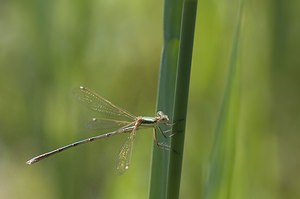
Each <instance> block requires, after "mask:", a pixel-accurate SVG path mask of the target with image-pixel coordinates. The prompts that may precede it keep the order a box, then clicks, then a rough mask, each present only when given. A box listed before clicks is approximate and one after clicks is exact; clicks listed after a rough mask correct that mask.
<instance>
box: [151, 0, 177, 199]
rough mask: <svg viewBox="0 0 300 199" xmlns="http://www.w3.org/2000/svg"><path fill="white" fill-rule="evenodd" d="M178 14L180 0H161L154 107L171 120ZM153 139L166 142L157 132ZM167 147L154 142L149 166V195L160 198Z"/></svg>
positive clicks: (164, 186)
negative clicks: (160, 52) (158, 55)
mask: <svg viewBox="0 0 300 199" xmlns="http://www.w3.org/2000/svg"><path fill="white" fill-rule="evenodd" d="M181 15H182V0H165V2H164V26H163V31H164V32H163V42H164V43H163V49H162V57H161V64H160V78H159V85H158V86H159V88H158V98H157V110H160V111H163V112H164V113H165V114H167V115H168V116H169V117H170V119H171V121H173V119H172V116H173V109H174V96H175V81H176V71H177V65H178V52H179V39H180V25H181ZM157 140H158V141H159V142H163V143H166V144H169V143H170V139H165V138H164V137H163V136H162V135H160V133H158V135H157ZM168 165H169V151H167V150H163V149H160V148H158V147H157V145H155V144H154V146H153V153H152V168H151V180H150V192H149V198H150V199H163V198H166V197H167V184H168V183H167V180H168Z"/></svg>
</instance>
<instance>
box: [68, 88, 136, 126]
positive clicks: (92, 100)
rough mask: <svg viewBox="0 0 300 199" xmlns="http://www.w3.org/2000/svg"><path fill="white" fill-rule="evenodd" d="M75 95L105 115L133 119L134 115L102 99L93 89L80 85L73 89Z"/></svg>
mask: <svg viewBox="0 0 300 199" xmlns="http://www.w3.org/2000/svg"><path fill="white" fill-rule="evenodd" d="M74 94H75V96H76V97H77V99H78V100H79V101H81V102H83V103H84V104H85V105H87V106H88V107H89V108H90V109H92V110H94V111H97V112H100V113H102V114H105V115H107V116H117V117H126V118H127V119H130V120H131V121H132V120H135V118H136V116H134V115H133V114H131V113H129V112H128V111H125V110H124V109H122V108H120V107H118V106H116V105H114V104H113V103H111V102H110V101H108V100H106V99H104V98H103V97H101V96H100V95H98V94H97V93H95V92H94V91H92V90H90V89H88V88H86V87H83V86H81V87H80V88H79V89H76V90H75V91H74Z"/></svg>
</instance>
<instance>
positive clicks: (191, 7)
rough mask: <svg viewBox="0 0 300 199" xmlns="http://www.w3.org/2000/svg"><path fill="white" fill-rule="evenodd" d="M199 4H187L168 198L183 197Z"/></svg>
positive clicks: (188, 0)
mask: <svg viewBox="0 0 300 199" xmlns="http://www.w3.org/2000/svg"><path fill="white" fill-rule="evenodd" d="M197 3H198V1H197V0H185V1H184V2H183V15H182V24H181V37H180V49H179V61H178V69H177V79H176V90H175V104H174V115H173V119H174V122H175V124H174V127H173V133H174V134H175V135H174V136H173V137H172V142H171V153H170V163H169V178H168V195H167V198H169V199H176V198H179V190H180V179H181V168H182V158H183V146H184V134H185V125H186V114H187V105H188V96H189V83H190V71H191V63H192V55H193V43H194V31H195V22H196V13H197Z"/></svg>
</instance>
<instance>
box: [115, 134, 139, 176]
mask: <svg viewBox="0 0 300 199" xmlns="http://www.w3.org/2000/svg"><path fill="white" fill-rule="evenodd" d="M135 135H136V128H133V130H132V132H131V133H130V135H129V137H128V138H127V140H126V142H125V143H124V145H123V147H122V148H121V151H120V153H119V160H118V161H119V162H118V165H117V171H118V173H119V174H122V173H124V172H125V171H126V170H127V169H128V168H129V165H130V160H131V154H132V146H133V142H134V139H135Z"/></svg>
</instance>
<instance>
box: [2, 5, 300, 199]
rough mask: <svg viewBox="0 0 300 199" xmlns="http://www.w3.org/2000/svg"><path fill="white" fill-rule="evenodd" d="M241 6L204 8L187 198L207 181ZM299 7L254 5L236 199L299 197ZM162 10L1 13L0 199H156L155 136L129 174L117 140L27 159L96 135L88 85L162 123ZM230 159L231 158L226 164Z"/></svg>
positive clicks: (245, 30)
mask: <svg viewBox="0 0 300 199" xmlns="http://www.w3.org/2000/svg"><path fill="white" fill-rule="evenodd" d="M237 10H238V1H226V0H223V1H199V4H198V15H197V24H196V33H195V44H194V58H193V65H192V74H191V75H192V76H191V88H190V100H189V111H188V121H187V131H186V141H185V154H184V162H183V172H182V183H181V191H180V196H181V198H200V197H201V195H202V194H203V189H204V187H205V183H206V180H207V173H208V171H209V169H210V168H209V159H210V155H211V150H212V146H213V140H214V131H215V128H216V123H217V118H218V114H219V112H220V104H221V101H222V97H223V94H224V84H225V81H226V77H227V73H228V67H227V66H228V62H229V56H230V52H231V48H232V39H233V33H234V29H235V26H236V23H237V21H238V20H237V18H236V17H237ZM299 10H300V2H299V1H298V2H297V1H270V0H269V1H268V0H267V1H258V0H256V1H247V2H245V9H244V15H243V22H242V32H241V41H240V45H241V47H240V54H239V67H238V68H239V71H238V76H239V77H238V78H239V104H237V106H238V107H237V109H238V111H239V118H238V121H236V122H237V124H238V125H237V126H238V128H237V129H236V131H237V137H236V142H235V144H236V146H235V149H236V151H235V159H234V165H235V166H234V167H235V170H234V173H233V177H232V190H231V192H232V193H233V194H232V196H233V198H264V199H266V198H270V199H271V198H272V199H274V198H295V199H296V198H299V197H300V189H299V188H300V172H299V166H300V159H299V158H298V156H299V154H298V153H299V146H300V139H299V138H300V136H299V132H300V100H299V95H300V92H299V88H300V68H299V66H300V56H299V53H300V51H299V47H300V37H299V36H300V23H299V19H300V12H299ZM162 11H163V2H161V1H137V0H129V1H111V0H102V1H95V0H94V1H93V0H90V1H79V0H75V1H66V0H61V1H39V0H30V1H21V0H14V1H0V69H1V70H0V113H1V114H0V198H11V199H14V198H41V197H43V198H45V199H47V198H51V199H52V198H64V199H67V198H72V199H75V198H123V199H126V198H130V199H133V198H147V197H148V186H149V175H150V165H151V164H150V162H151V152H152V142H153V141H152V131H151V130H143V131H140V132H139V133H138V136H137V139H136V142H135V145H134V151H133V158H132V165H131V167H130V169H129V170H128V171H127V172H126V173H125V174H123V175H121V176H120V175H117V173H116V170H115V165H116V158H117V153H118V151H119V149H120V147H121V146H122V143H123V142H124V140H125V137H124V136H123V137H122V136H119V137H114V138H112V139H109V140H101V141H98V142H94V143H90V144H87V145H85V146H80V147H78V148H74V149H72V150H70V151H66V152H63V153H61V154H59V155H57V156H54V157H51V158H49V159H47V160H44V161H42V162H40V163H37V164H35V165H32V166H29V165H26V164H25V162H26V160H28V159H29V158H31V157H33V156H35V155H38V154H40V153H42V152H46V151H49V150H52V149H55V148H57V147H59V146H62V145H65V144H68V143H70V142H73V141H76V140H79V139H82V138H86V137H88V136H92V135H97V134H98V133H99V132H93V131H91V130H88V129H86V128H85V123H86V122H87V121H88V120H89V119H90V118H92V117H94V116H97V114H96V113H93V112H91V111H89V110H87V109H85V108H84V106H82V105H81V104H80V103H78V102H77V101H76V100H74V97H73V96H72V94H71V93H72V89H74V88H77V87H78V86H80V85H84V86H87V87H89V88H91V89H93V90H95V91H97V92H98V93H99V94H101V95H102V96H104V97H106V98H107V99H109V100H111V101H112V102H114V103H115V104H117V105H119V106H121V107H124V108H125V109H127V110H129V111H131V112H132V113H134V114H136V115H149V116H152V115H154V114H155V106H156V102H155V100H156V93H157V91H156V89H157V82H158V74H159V62H160V54H161V47H162V23H163V21H162ZM225 158H226V157H225Z"/></svg>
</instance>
